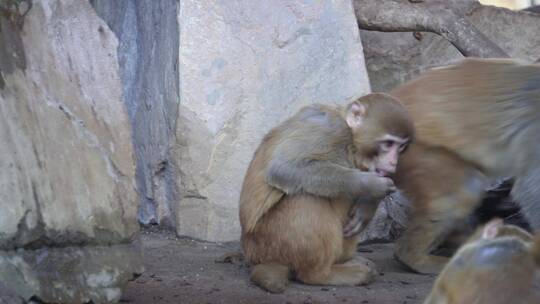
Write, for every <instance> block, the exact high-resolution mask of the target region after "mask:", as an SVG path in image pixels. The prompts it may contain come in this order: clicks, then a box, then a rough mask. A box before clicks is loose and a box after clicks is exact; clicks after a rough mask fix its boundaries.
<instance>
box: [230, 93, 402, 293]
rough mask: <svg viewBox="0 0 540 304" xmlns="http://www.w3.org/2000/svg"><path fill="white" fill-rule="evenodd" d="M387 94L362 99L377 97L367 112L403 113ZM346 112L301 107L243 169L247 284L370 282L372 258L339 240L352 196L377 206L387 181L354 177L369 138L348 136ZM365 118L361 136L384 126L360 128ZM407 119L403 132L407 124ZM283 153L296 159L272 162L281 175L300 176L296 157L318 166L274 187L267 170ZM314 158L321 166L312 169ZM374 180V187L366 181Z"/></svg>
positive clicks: (350, 241)
mask: <svg viewBox="0 0 540 304" xmlns="http://www.w3.org/2000/svg"><path fill="white" fill-rule="evenodd" d="M388 98H389V97H388V96H387V95H383V94H372V95H368V96H366V97H363V98H361V99H360V100H361V101H362V102H366V104H369V102H374V101H373V99H375V102H377V99H381V100H380V101H379V104H377V106H372V107H370V108H368V116H369V115H370V114H369V113H370V111H371V112H373V113H377V112H376V109H377V107H381V104H383V102H390V105H392V106H396V105H397V107H398V109H397V112H399V111H401V109H399V107H401V105H399V103H397V102H396V101H395V100H394V99H391V98H390V99H388ZM347 109H348V108H345V109H339V108H333V107H328V106H321V105H315V106H310V107H308V108H304V109H302V110H301V111H300V112H299V113H297V114H296V115H295V116H293V117H292V118H291V119H289V120H287V121H285V122H284V123H283V124H281V125H280V126H278V127H276V128H274V129H273V130H272V131H270V133H269V134H268V135H267V136H266V137H265V138H264V139H263V141H262V143H261V145H260V146H259V148H258V149H257V151H256V152H255V155H254V158H253V160H252V162H251V163H250V166H249V168H248V170H247V173H246V176H245V179H244V184H243V187H242V193H241V197H240V223H241V226H242V236H241V242H242V249H243V251H244V254H245V256H246V258H247V261H248V262H249V264H251V265H252V266H253V269H252V273H251V279H252V281H254V282H255V283H256V284H258V285H259V286H261V287H262V288H264V289H266V290H268V291H270V292H283V290H284V289H285V287H286V285H287V283H288V280H289V278H291V277H292V278H295V279H298V280H300V281H302V282H304V283H306V284H316V285H360V284H367V283H369V282H370V281H371V280H373V278H374V276H375V275H376V271H375V268H374V265H373V263H372V262H370V261H368V260H366V259H363V258H361V257H355V255H356V246H357V240H356V238H355V237H350V238H345V237H344V232H343V228H344V225H345V224H346V223H347V221H348V220H349V215H348V213H349V211H350V210H351V207H352V206H353V205H354V204H355V201H356V199H357V198H358V197H361V198H362V202H361V203H362V204H377V203H378V201H379V200H380V199H381V198H382V197H383V196H384V195H385V194H386V193H387V187H388V186H390V184H389V185H388V186H384V187H383V188H381V186H378V185H383V184H379V183H381V182H382V183H384V182H386V180H387V179H386V178H382V177H381V178H379V177H375V176H376V175H375V174H371V173H370V174H368V175H359V172H361V171H360V170H358V169H357V168H358V167H359V164H360V163H362V161H363V160H364V159H366V156H364V154H362V153H363V152H360V149H358V148H362V147H363V145H367V143H365V142H362V143H361V144H359V142H360V141H358V142H355V141H354V140H353V137H355V138H358V139H359V137H360V135H354V136H353V134H352V132H351V130H350V129H349V127H347V124H346V122H345V118H344V116H345V115H346V113H347ZM389 112H390V114H388V113H386V114H385V115H390V116H391V112H392V109H391V108H390V111H389ZM373 113H372V114H371V115H375V114H373ZM404 113H405V112H403V113H402V112H399V113H398V114H396V115H398V116H396V117H401V116H403V119H408V116H406V115H405V114H404ZM379 118H380V117H379ZM369 119H371V120H373V119H375V118H374V117H370V118H369ZM371 120H366V122H365V126H366V128H365V129H364V128H362V130H363V131H365V132H364V133H362V135H361V136H363V137H364V139H363V140H366V139H365V138H367V137H369V136H371V135H375V134H372V133H370V132H379V133H384V131H385V130H381V127H379V128H375V129H373V130H370V131H369V132H368V131H366V130H368V129H369V128H373V127H374V125H375V122H373V121H371ZM407 121H408V122H409V124H410V125H409V126H408V127H409V128H410V130H407V132H409V131H411V130H412V123H410V121H409V120H407ZM401 131H403V130H401ZM411 133H412V131H411ZM400 135H401V134H400ZM410 136H412V134H410ZM318 139H319V140H318ZM297 154H301V156H297ZM283 155H285V156H286V157H288V158H290V159H292V160H293V161H294V162H293V163H294V165H290V166H289V165H284V166H279V165H280V163H279V162H278V166H277V167H276V168H277V169H275V170H283V171H284V172H285V173H282V174H283V175H284V176H285V177H287V176H289V175H290V176H296V175H295V174H300V173H298V172H297V171H296V170H299V169H295V168H294V166H295V165H296V162H298V163H300V164H301V165H302V166H310V168H316V170H315V171H313V173H309V174H306V173H302V174H304V175H301V176H300V178H299V179H298V181H297V183H299V184H298V185H289V184H284V185H282V186H279V183H281V182H282V181H281V179H280V176H278V177H271V175H272V173H271V172H270V171H271V169H270V168H272V162H276V161H277V160H280V159H281V158H283V157H282V156H283ZM304 158H305V160H306V161H305V160H304ZM319 163H320V164H323V165H320V167H318V166H319V165H318V164H319ZM326 166H331V169H328V168H327V167H326ZM317 168H319V169H317ZM280 172H281V171H280ZM307 172H311V171H307ZM344 175H347V176H349V175H350V176H351V177H350V178H347V176H344ZM372 176H373V177H372ZM358 178H359V179H358ZM372 179H373V182H374V181H376V182H377V184H375V183H373V182H370V181H372ZM336 180H339V181H336ZM388 181H389V180H388ZM352 182H356V183H357V182H360V184H359V185H360V188H358V187H349V186H347V185H346V184H348V183H352ZM273 183H276V184H277V185H273ZM291 183H292V182H291ZM314 183H317V184H315V185H316V186H315V187H313V185H314ZM332 183H335V187H334V186H333V185H334V184H332ZM364 184H365V185H367V186H362V185H364ZM351 185H352V184H351ZM369 185H371V186H369ZM392 185H393V184H392ZM335 188H342V190H341V191H337V190H336V189H335ZM310 189H312V190H310ZM347 189H350V191H353V192H354V194H353V193H349V192H348V191H349V190H347ZM376 189H380V190H376ZM314 192H317V193H314ZM334 192H335V193H334ZM368 209H370V208H366V210H368ZM371 216H372V214H369V215H365V217H366V218H371Z"/></svg>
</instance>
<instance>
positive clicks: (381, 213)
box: [358, 192, 410, 244]
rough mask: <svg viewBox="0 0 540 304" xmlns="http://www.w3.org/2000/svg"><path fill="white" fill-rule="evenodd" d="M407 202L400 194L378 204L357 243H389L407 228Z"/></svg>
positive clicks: (395, 194) (408, 209) (397, 193)
mask: <svg viewBox="0 0 540 304" xmlns="http://www.w3.org/2000/svg"><path fill="white" fill-rule="evenodd" d="M409 212H410V205H409V201H408V200H407V198H405V196H403V194H402V193H401V192H396V193H394V194H392V195H390V196H388V197H387V198H385V199H384V200H383V201H381V203H380V204H379V207H378V208H377V211H376V212H375V215H374V216H373V218H372V219H371V221H370V222H369V224H368V226H367V227H366V228H365V229H364V230H363V231H362V232H361V233H360V235H359V237H358V239H359V243H363V244H366V243H371V242H390V241H393V240H395V239H397V238H398V237H399V236H400V235H401V233H403V231H405V229H406V228H407V219H408V215H409Z"/></svg>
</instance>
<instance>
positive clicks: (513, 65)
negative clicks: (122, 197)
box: [390, 58, 540, 273]
mask: <svg viewBox="0 0 540 304" xmlns="http://www.w3.org/2000/svg"><path fill="white" fill-rule="evenodd" d="M390 94H391V95H392V96H394V97H396V98H397V99H398V100H400V101H401V102H402V104H403V105H404V106H405V108H406V109H407V111H408V112H409V114H410V115H411V117H412V119H413V121H414V125H415V128H416V137H415V142H414V143H412V144H411V145H410V146H409V151H408V153H406V154H404V155H403V157H402V158H400V162H399V164H398V166H397V170H396V173H395V174H394V175H393V177H392V178H393V180H394V182H395V183H396V186H397V187H398V188H400V189H401V190H402V191H403V193H404V194H405V196H406V197H408V198H409V200H410V201H411V205H412V212H411V214H410V217H409V222H408V228H407V229H406V230H405V232H404V234H403V235H402V236H401V237H400V238H399V239H398V240H397V242H396V244H395V247H394V256H395V257H396V258H397V260H399V261H401V262H402V263H404V264H405V265H406V266H408V267H409V268H411V269H412V270H413V271H416V272H419V273H438V272H439V271H440V270H441V269H442V267H443V266H444V264H445V263H446V262H447V261H448V258H447V257H443V256H437V255H433V254H431V253H432V252H433V251H434V250H435V249H436V248H437V246H439V245H440V244H441V243H442V242H443V241H444V239H445V237H447V235H448V234H449V232H450V231H451V230H453V229H454V228H456V227H458V226H460V225H462V223H463V220H464V219H465V218H466V217H467V216H468V215H469V214H471V211H472V210H473V209H474V208H476V207H477V206H478V204H479V203H480V201H481V200H482V198H483V197H484V195H485V190H486V188H487V185H488V184H489V183H490V182H491V181H492V180H494V179H497V178H501V177H510V178H512V179H513V181H514V185H513V187H512V190H511V197H512V199H514V200H515V201H516V202H517V203H518V204H519V206H520V208H521V211H522V213H523V214H524V217H525V218H526V220H527V221H528V222H529V224H530V226H531V229H532V230H533V231H537V230H538V229H540V206H538V205H537V204H536V200H537V198H538V197H540V187H538V184H539V182H540V153H539V151H540V144H539V143H540V65H538V64H525V63H520V62H518V61H514V60H511V59H478V58H468V59H464V60H463V61H461V62H458V63H456V64H453V65H449V66H446V67H439V68H435V69H432V70H429V71H427V72H425V73H423V74H422V75H420V76H419V77H417V78H415V79H413V80H411V81H409V82H407V83H405V84H403V85H401V86H399V87H397V88H396V89H394V90H392V91H391V92H390Z"/></svg>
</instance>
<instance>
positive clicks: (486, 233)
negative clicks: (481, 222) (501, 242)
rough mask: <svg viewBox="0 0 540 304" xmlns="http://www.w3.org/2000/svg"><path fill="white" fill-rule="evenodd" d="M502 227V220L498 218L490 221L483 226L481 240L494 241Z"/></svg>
mask: <svg viewBox="0 0 540 304" xmlns="http://www.w3.org/2000/svg"><path fill="white" fill-rule="evenodd" d="M502 225H503V220H502V219H500V218H496V219H492V220H491V221H489V222H488V223H487V224H486V226H484V230H483V231H482V238H483V239H494V238H495V237H496V236H497V233H499V229H500V228H501V226H502Z"/></svg>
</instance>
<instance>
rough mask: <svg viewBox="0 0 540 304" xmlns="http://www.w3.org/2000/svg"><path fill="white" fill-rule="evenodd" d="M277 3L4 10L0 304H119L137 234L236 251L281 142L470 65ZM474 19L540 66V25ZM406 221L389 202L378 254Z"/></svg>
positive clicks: (404, 36) (74, 0) (103, 1)
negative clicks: (228, 245)
mask: <svg viewBox="0 0 540 304" xmlns="http://www.w3.org/2000/svg"><path fill="white" fill-rule="evenodd" d="M261 3H262V2H258V3H256V2H254V1H249V0H235V1H227V0H219V1H197V0H181V1H178V0H160V1H154V0H115V1H110V0H39V1H38V0H34V1H31V0H0V143H1V144H0V303H3V302H2V301H4V302H5V303H16V302H17V301H22V300H23V299H24V300H29V299H35V300H39V301H43V302H62V303H83V302H88V301H94V302H95V303H106V302H115V301H117V300H119V299H120V295H121V289H122V287H123V286H124V285H125V283H126V281H127V280H129V279H131V278H132V277H133V274H134V273H140V272H141V271H143V269H142V267H141V262H140V258H141V250H140V248H138V245H137V244H138V241H137V232H138V229H139V224H143V225H159V226H160V227H163V228H166V229H171V230H174V231H176V234H177V235H179V236H188V237H192V238H197V239H202V240H208V241H219V242H223V241H229V240H237V239H238V237H239V232H240V227H239V224H238V214H237V213H238V210H237V204H238V196H239V191H240V185H241V183H242V180H243V177H244V173H245V170H246V168H247V165H248V162H249V161H250V159H251V156H252V153H253V152H254V150H255V148H256V146H257V144H258V143H259V141H260V140H261V138H262V136H263V135H264V134H265V133H266V132H267V131H268V130H269V129H270V128H271V127H272V126H274V125H276V124H277V123H279V122H280V121H282V120H284V119H285V118H287V117H288V116H290V115H291V114H292V113H294V112H295V111H296V110H298V109H299V108H300V107H302V106H304V105H307V104H310V103H314V102H321V103H346V102H347V101H349V100H351V99H353V98H356V97H359V96H362V95H364V94H366V93H368V92H370V91H371V90H373V91H388V90H390V89H391V88H393V87H394V86H396V85H398V84H400V83H402V82H403V81H406V80H408V79H410V78H412V77H413V76H415V75H417V74H418V73H419V72H420V71H422V70H424V69H426V68H428V67H431V66H437V65H441V64H446V63H450V62H452V61H453V60H456V59H458V58H460V57H461V55H460V54H459V53H458V52H457V51H456V50H455V48H454V47H453V46H451V45H450V44H449V43H447V42H446V41H445V40H443V39H441V38H440V37H438V36H436V35H432V34H427V33H423V34H421V35H416V38H415V37H413V35H412V34H411V33H381V32H369V31H359V30H358V26H357V24H356V19H355V16H354V10H353V8H352V4H351V2H350V1H346V0H340V1H318V2H309V1H305V2H304V1H294V2H289V1H283V2H279V1H268V2H264V3H262V4H261ZM467 16H468V18H470V19H471V20H472V21H473V22H474V24H475V25H476V26H477V27H478V28H479V29H480V30H481V31H482V32H483V33H485V34H486V35H487V36H488V37H489V38H490V39H492V40H493V41H495V42H496V43H497V44H498V45H500V46H501V47H502V48H503V49H504V50H505V51H506V52H508V54H510V55H511V56H513V57H517V58H521V59H523V60H525V61H529V62H531V61H535V60H537V59H538V58H540V51H539V50H540V36H538V35H537V33H536V32H535V31H530V30H526V29H536V28H539V27H540V19H539V18H540V15H538V14H534V13H532V12H512V11H509V10H504V9H500V8H493V7H476V8H474V9H472V10H470V11H468V12H467ZM364 56H365V59H364ZM366 66H367V69H366ZM368 76H369V77H368ZM406 206H407V203H406V201H404V200H403V199H402V198H401V197H400V196H399V194H397V195H396V196H393V197H391V198H389V199H388V200H386V201H384V202H383V203H382V204H381V205H380V207H379V210H378V213H377V216H376V218H375V220H374V221H373V223H372V224H371V225H370V227H369V228H368V229H367V230H366V231H365V233H364V234H363V235H362V240H363V241H365V242H370V241H374V240H391V239H393V238H394V237H395V236H396V235H398V234H399V232H400V230H401V229H403V227H404V225H405V219H406V209H407V208H406Z"/></svg>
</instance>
